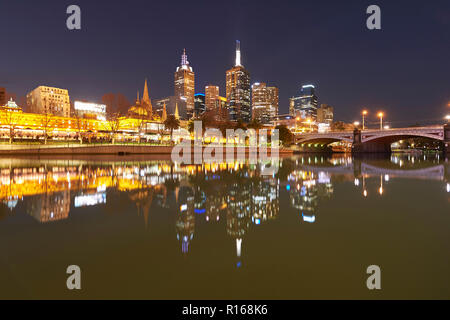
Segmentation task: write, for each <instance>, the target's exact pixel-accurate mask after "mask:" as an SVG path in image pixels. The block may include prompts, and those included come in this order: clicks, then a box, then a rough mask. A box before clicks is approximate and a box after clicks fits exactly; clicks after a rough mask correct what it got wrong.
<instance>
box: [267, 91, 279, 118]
mask: <svg viewBox="0 0 450 320" xmlns="http://www.w3.org/2000/svg"><path fill="white" fill-rule="evenodd" d="M267 100H268V101H269V113H270V117H271V119H270V120H272V119H273V118H275V117H276V116H277V115H278V108H279V101H280V99H279V91H278V88H277V87H267Z"/></svg>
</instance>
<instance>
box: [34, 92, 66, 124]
mask: <svg viewBox="0 0 450 320" xmlns="http://www.w3.org/2000/svg"><path fill="white" fill-rule="evenodd" d="M27 105H28V106H29V108H30V110H31V112H32V113H41V114H44V113H47V114H52V115H55V116H60V117H69V116H70V98H69V91H68V90H66V89H60V88H54V87H46V86H39V87H37V88H36V89H34V90H33V91H31V92H29V93H28V94H27Z"/></svg>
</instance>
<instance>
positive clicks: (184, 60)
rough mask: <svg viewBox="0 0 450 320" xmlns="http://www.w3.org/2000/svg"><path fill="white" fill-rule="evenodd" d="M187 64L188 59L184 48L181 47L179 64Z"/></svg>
mask: <svg viewBox="0 0 450 320" xmlns="http://www.w3.org/2000/svg"><path fill="white" fill-rule="evenodd" d="M187 65H189V61H188V59H187V55H186V49H183V54H182V55H181V66H187Z"/></svg>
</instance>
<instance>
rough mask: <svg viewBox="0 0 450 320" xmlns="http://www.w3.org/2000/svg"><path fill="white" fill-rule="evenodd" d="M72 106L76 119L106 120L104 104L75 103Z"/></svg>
mask: <svg viewBox="0 0 450 320" xmlns="http://www.w3.org/2000/svg"><path fill="white" fill-rule="evenodd" d="M73 106H74V108H73V109H74V113H75V114H76V116H77V117H80V118H92V119H97V120H106V105H104V104H97V103H92V102H83V101H75V102H74V105H73Z"/></svg>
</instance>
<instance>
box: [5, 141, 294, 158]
mask: <svg viewBox="0 0 450 320" xmlns="http://www.w3.org/2000/svg"><path fill="white" fill-rule="evenodd" d="M240 148H245V152H246V153H248V151H249V149H248V147H235V152H237V151H238V150H239V149H240ZM172 149H173V146H169V145H165V146H164V145H160V146H158V145H145V144H141V145H139V144H101V145H99V144H85V145H81V144H47V145H45V144H42V145H38V144H37V145H20V144H17V145H14V144H12V145H0V156H8V155H47V156H48V155H132V154H141V155H143V154H153V155H170V154H171V153H172ZM225 149H226V148H225V147H224V148H223V151H224V153H225ZM192 152H193V151H192ZM268 153H269V154H270V148H268ZM279 154H280V155H291V154H293V150H291V149H288V148H280V149H279Z"/></svg>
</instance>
